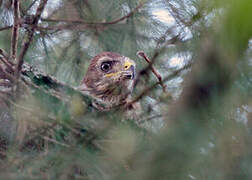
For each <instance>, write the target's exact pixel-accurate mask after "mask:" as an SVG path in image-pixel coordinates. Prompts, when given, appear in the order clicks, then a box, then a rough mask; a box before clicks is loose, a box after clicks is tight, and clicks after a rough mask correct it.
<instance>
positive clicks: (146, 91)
mask: <svg viewBox="0 0 252 180" xmlns="http://www.w3.org/2000/svg"><path fill="white" fill-rule="evenodd" d="M191 65H192V64H188V65H186V66H184V67H183V68H181V69H179V70H177V71H174V72H173V73H172V74H170V75H168V76H167V77H165V78H164V79H163V82H166V81H169V80H171V79H172V78H174V77H176V76H178V75H179V74H180V73H181V72H182V71H184V70H185V69H188V68H190V67H191ZM159 84H160V82H156V83H154V84H152V85H151V86H149V87H147V88H145V89H144V90H143V91H142V93H141V94H139V95H138V96H137V97H136V98H135V99H134V100H132V101H131V102H129V103H128V106H130V105H132V104H134V103H136V102H137V101H139V100H140V99H142V98H143V97H144V96H145V95H146V94H147V93H148V92H149V91H151V90H152V89H154V88H155V87H156V86H157V85H159Z"/></svg>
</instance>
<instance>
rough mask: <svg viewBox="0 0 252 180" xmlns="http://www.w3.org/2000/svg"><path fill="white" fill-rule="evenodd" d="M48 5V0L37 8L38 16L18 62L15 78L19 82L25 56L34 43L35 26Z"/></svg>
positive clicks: (41, 1) (43, 1)
mask: <svg viewBox="0 0 252 180" xmlns="http://www.w3.org/2000/svg"><path fill="white" fill-rule="evenodd" d="M46 3H47V0H40V3H39V6H38V8H37V11H36V14H35V16H34V19H33V22H32V26H31V29H30V30H29V31H28V33H27V36H28V37H27V40H25V42H24V44H23V49H22V50H21V53H20V55H19V57H18V62H17V65H16V70H15V76H16V78H17V80H18V79H19V76H20V71H21V68H22V65H23V63H24V56H25V54H26V52H27V50H28V48H29V46H30V44H31V42H32V39H33V35H34V32H35V29H36V28H35V26H36V25H37V24H38V21H39V19H40V17H41V14H42V12H43V10H44V8H45V5H46Z"/></svg>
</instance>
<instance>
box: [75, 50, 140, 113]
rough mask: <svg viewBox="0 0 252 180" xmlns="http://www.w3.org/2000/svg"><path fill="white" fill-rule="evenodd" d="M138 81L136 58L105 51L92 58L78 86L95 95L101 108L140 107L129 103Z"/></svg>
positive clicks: (85, 92) (101, 109) (102, 109)
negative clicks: (135, 83)
mask: <svg viewBox="0 0 252 180" xmlns="http://www.w3.org/2000/svg"><path fill="white" fill-rule="evenodd" d="M135 80H136V63H135V61H134V60H132V59H130V58H129V57H125V56H123V55H121V54H118V53H115V52H101V53H99V54H97V55H96V56H94V57H93V58H92V59H91V62H90V64H89V67H88V69H87V72H86V74H85V75H84V78H83V80H82V81H81V83H80V86H79V87H78V89H79V90H80V91H81V92H82V93H84V94H88V95H90V96H91V97H93V98H94V99H95V101H94V103H93V105H94V106H95V107H96V108H97V109H98V110H100V111H108V110H111V109H112V108H114V107H118V106H121V107H125V108H126V109H127V110H132V109H134V107H135V106H139V105H131V106H127V104H128V103H129V102H131V99H132V96H131V94H132V91H133V87H134V82H135ZM102 105H103V106H102ZM104 105H105V106H104Z"/></svg>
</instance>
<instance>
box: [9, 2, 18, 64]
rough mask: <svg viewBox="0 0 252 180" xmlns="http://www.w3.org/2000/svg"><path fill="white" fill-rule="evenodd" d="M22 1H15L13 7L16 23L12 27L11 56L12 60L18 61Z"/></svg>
mask: <svg viewBox="0 0 252 180" xmlns="http://www.w3.org/2000/svg"><path fill="white" fill-rule="evenodd" d="M19 6H20V1H19V0H14V1H13V9H14V24H13V27H12V36H11V51H10V52H11V54H10V57H11V59H12V60H14V61H16V54H17V44H18V34H19V32H18V31H19V26H20V24H19V20H20V12H19Z"/></svg>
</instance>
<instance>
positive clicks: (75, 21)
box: [41, 3, 144, 25]
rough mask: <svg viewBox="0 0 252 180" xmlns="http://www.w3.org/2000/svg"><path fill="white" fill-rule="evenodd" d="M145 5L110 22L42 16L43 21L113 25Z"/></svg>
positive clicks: (140, 5)
mask: <svg viewBox="0 0 252 180" xmlns="http://www.w3.org/2000/svg"><path fill="white" fill-rule="evenodd" d="M143 5H144V3H140V4H139V5H138V6H137V7H136V8H135V9H133V10H132V11H131V12H129V13H128V14H127V15H125V16H123V17H121V18H118V19H115V20H113V21H110V22H86V21H83V20H78V19H77V20H68V19H46V18H41V20H42V21H47V22H66V23H77V24H85V25H111V24H116V23H118V22H120V21H123V20H125V19H127V18H129V17H130V16H132V15H133V14H134V13H135V12H136V11H137V10H138V9H140V8H141V7H142V6H143Z"/></svg>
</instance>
